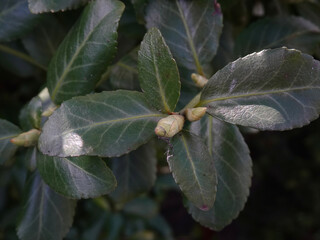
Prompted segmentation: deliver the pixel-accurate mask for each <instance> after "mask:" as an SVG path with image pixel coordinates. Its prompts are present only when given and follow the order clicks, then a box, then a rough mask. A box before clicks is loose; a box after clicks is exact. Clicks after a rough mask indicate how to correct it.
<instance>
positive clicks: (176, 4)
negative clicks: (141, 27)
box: [146, 0, 222, 75]
mask: <svg viewBox="0 0 320 240" xmlns="http://www.w3.org/2000/svg"><path fill="white" fill-rule="evenodd" d="M146 21H147V27H148V28H151V27H157V28H159V29H160V31H161V33H162V35H163V37H164V38H165V40H166V43H167V44H168V45H169V47H170V49H171V51H172V54H173V56H174V58H175V59H176V61H177V63H178V64H179V65H182V66H184V67H187V68H190V69H192V70H196V71H197V72H198V73H199V74H201V75H203V74H204V72H203V65H205V64H208V63H209V62H210V61H211V60H212V58H213V57H214V55H215V53H216V51H217V48H218V43H219V37H220V34H221V31H222V14H221V9H220V6H219V4H217V3H216V1H213V0H197V1H187V0H153V1H152V2H151V4H150V5H149V7H148V8H147V15H146Z"/></svg>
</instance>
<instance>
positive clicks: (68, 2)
mask: <svg viewBox="0 0 320 240" xmlns="http://www.w3.org/2000/svg"><path fill="white" fill-rule="evenodd" d="M88 1H89V0H28V2H29V8H30V10H31V12H33V13H43V12H57V11H65V10H70V9H75V8H78V7H80V6H81V5H84V4H85V3H87V2H88Z"/></svg>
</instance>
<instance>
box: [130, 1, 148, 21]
mask: <svg viewBox="0 0 320 240" xmlns="http://www.w3.org/2000/svg"><path fill="white" fill-rule="evenodd" d="M148 1H149V0H131V1H130V2H131V3H132V5H133V7H134V10H135V12H136V17H137V20H138V22H139V23H141V24H143V23H144V11H145V7H146V5H147V3H148Z"/></svg>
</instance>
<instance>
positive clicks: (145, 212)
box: [123, 197, 158, 219]
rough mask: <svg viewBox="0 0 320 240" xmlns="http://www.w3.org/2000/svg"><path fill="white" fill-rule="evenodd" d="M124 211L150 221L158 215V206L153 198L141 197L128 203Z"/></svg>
mask: <svg viewBox="0 0 320 240" xmlns="http://www.w3.org/2000/svg"><path fill="white" fill-rule="evenodd" d="M123 211H124V212H125V213H127V214H130V215H134V216H138V217H142V218H147V219H150V218H152V217H155V215H156V214H157V213H158V206H157V204H156V202H155V201H154V200H152V199H151V198H148V197H139V198H135V199H133V200H132V201H130V202H128V203H127V204H126V205H125V206H124V208H123Z"/></svg>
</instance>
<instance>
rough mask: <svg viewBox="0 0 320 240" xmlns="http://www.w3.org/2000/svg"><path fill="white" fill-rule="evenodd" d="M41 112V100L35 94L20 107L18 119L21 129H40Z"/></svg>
mask: <svg viewBox="0 0 320 240" xmlns="http://www.w3.org/2000/svg"><path fill="white" fill-rule="evenodd" d="M41 114H42V102H41V99H40V98H39V97H38V96H36V97H34V98H32V99H31V101H30V102H29V103H28V104H27V105H26V106H25V107H23V108H22V110H21V112H20V115H19V121H20V125H21V126H22V129H23V130H30V129H33V128H37V129H40V126H41Z"/></svg>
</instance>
